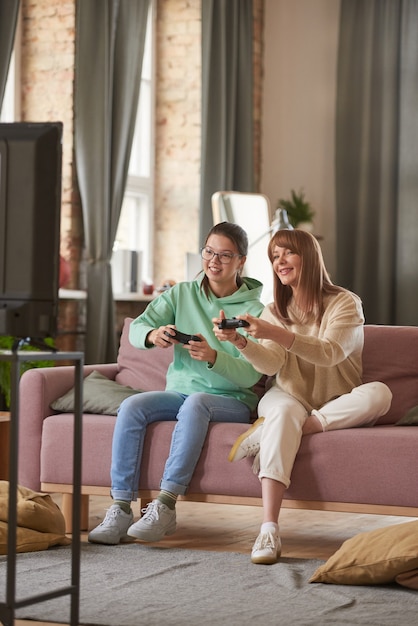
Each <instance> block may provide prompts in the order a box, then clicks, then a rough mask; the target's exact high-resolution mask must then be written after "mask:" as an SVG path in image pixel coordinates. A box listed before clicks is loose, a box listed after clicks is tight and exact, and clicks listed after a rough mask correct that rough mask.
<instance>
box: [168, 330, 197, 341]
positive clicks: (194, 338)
mask: <svg viewBox="0 0 418 626" xmlns="http://www.w3.org/2000/svg"><path fill="white" fill-rule="evenodd" d="M171 330H173V331H174V335H172V334H171V333H169V332H168V330H165V331H164V335H167V337H170V338H171V339H177V341H179V342H180V343H184V344H186V343H189V341H202V340H201V338H200V337H198V336H197V335H187V334H186V333H181V332H180V331H179V330H176V329H175V328H172V329H171Z"/></svg>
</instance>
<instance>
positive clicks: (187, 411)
mask: <svg viewBox="0 0 418 626" xmlns="http://www.w3.org/2000/svg"><path fill="white" fill-rule="evenodd" d="M175 420H177V424H176V426H175V428H174V431H173V436H172V439H171V448H170V455H169V457H168V459H167V461H166V464H165V469H164V474H163V478H162V480H161V489H166V490H167V491H171V492H172V493H176V494H184V493H186V490H187V487H188V486H189V483H190V481H191V478H192V476H193V472H194V469H195V467H196V464H197V462H198V460H199V457H200V454H201V452H202V447H203V444H204V441H205V437H206V434H207V432H208V427H209V422H243V423H248V422H249V421H250V409H249V408H248V407H247V405H246V404H244V403H243V402H241V401H240V400H236V399H235V398H230V397H226V396H216V395H213V394H209V393H194V394H192V395H190V396H185V395H184V394H181V393H177V392H176V391H146V392H144V393H139V394H137V395H134V396H130V397H129V398H127V399H126V400H124V401H123V402H122V404H121V405H120V407H119V411H118V416H117V419H116V425H115V430H114V433H113V443H112V466H111V480H112V488H111V495H112V498H113V499H114V500H128V501H131V500H136V499H137V497H138V485H139V472H140V466H141V458H142V451H143V447H144V439H145V433H146V428H147V426H148V424H152V423H153V422H161V421H167V422H169V421H175Z"/></svg>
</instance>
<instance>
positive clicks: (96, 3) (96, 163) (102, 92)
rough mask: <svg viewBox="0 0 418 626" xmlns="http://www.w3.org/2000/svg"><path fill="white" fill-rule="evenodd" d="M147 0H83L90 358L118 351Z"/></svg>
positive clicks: (82, 158) (79, 128) (80, 169)
mask: <svg viewBox="0 0 418 626" xmlns="http://www.w3.org/2000/svg"><path fill="white" fill-rule="evenodd" d="M148 8H149V0H78V2H77V37H76V76H75V151H76V164H77V176H78V183H79V187H80V195H81V203H82V211H83V224H84V237H85V246H86V254H87V326H86V347H85V352H86V355H85V361H86V363H106V362H112V361H114V360H115V358H116V331H115V310H114V309H115V306H114V301H113V293H112V286H111V266H110V260H111V256H112V248H113V243H114V240H115V236H116V231H117V225H118V221H119V216H120V211H121V206H122V201H123V195H124V190H125V185H126V178H127V172H128V166H129V156H130V152H131V146H132V139H133V133H134V128H135V118H136V112H137V107H138V99H139V88H140V80H141V71H142V58H143V51H144V43H145V34H146V24H147V15H148Z"/></svg>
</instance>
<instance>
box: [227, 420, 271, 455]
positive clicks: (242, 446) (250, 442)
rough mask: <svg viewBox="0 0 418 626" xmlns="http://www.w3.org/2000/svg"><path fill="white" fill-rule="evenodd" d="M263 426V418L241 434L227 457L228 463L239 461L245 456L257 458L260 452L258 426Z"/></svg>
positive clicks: (259, 431) (259, 430)
mask: <svg viewBox="0 0 418 626" xmlns="http://www.w3.org/2000/svg"><path fill="white" fill-rule="evenodd" d="M263 424H264V417H259V418H258V419H257V420H256V421H255V422H254V424H253V425H252V426H251V427H250V428H249V429H248V430H246V431H245V433H242V435H240V436H239V437H238V439H237V440H236V442H235V443H234V445H233V446H232V448H231V451H230V453H229V455H228V461H231V462H232V461H239V460H240V459H244V458H245V457H246V456H257V455H258V453H259V452H260V438H261V429H260V426H262V425H263Z"/></svg>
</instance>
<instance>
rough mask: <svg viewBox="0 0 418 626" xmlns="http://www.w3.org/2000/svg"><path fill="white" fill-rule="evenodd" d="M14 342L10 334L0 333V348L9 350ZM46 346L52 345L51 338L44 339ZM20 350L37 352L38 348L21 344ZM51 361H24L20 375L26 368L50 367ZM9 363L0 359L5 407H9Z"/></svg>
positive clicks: (0, 376) (0, 391) (0, 380)
mask: <svg viewBox="0 0 418 626" xmlns="http://www.w3.org/2000/svg"><path fill="white" fill-rule="evenodd" d="M14 342H15V337H12V336H11V335H0V350H11V349H12V347H13V344H14ZM45 343H46V345H47V346H51V347H53V346H54V340H53V339H49V338H47V339H45ZM19 349H20V350H28V351H32V352H39V348H35V347H33V346H31V345H26V344H25V345H23V346H22V347H21V348H19ZM53 365H54V363H53V361H48V360H45V361H44V360H42V361H26V362H24V363H22V364H21V369H20V374H21V375H22V374H23V373H24V372H26V370H30V369H32V368H33V367H52V366H53ZM10 388H11V363H10V362H9V361H0V393H1V394H2V396H3V398H4V403H5V405H6V408H7V409H9V408H10V391H11V389H10Z"/></svg>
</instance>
